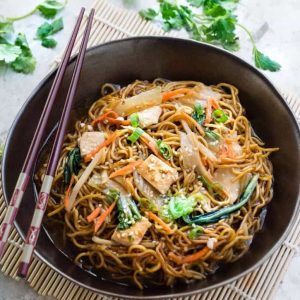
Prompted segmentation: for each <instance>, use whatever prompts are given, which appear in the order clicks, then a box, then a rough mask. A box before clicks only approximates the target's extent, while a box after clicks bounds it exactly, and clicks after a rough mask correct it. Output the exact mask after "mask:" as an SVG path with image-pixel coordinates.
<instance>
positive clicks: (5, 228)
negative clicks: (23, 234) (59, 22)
mask: <svg viewBox="0 0 300 300" xmlns="http://www.w3.org/2000/svg"><path fill="white" fill-rule="evenodd" d="M84 11H85V9H84V8H82V9H81V10H80V13H79V16H78V18H77V21H76V24H75V27H74V29H73V32H72V35H71V38H70V40H69V43H68V45H67V48H66V50H65V53H64V56H63V60H62V62H61V64H60V66H59V68H58V70H57V73H56V75H55V78H54V80H53V84H52V86H51V89H50V92H49V95H48V98H47V101H46V104H45V106H44V109H43V111H42V114H41V117H40V120H39V123H38V125H37V128H36V130H35V133H34V136H33V138H32V141H31V144H30V147H29V150H28V152H27V156H26V158H25V161H24V164H23V167H22V170H21V173H20V174H19V178H18V180H17V184H16V186H15V189H14V192H13V194H12V197H11V199H10V202H9V205H8V208H7V212H6V215H5V218H4V221H3V223H2V225H1V227H0V260H1V258H2V256H3V254H4V250H5V246H6V243H7V240H8V236H9V233H10V231H11V228H12V226H13V222H14V221H15V218H16V216H17V213H18V210H19V207H20V204H21V201H22V198H23V195H24V192H25V190H26V188H27V185H28V180H29V177H30V174H31V171H32V168H33V166H34V164H35V161H36V159H37V155H38V151H39V148H40V145H41V141H42V138H43V135H44V132H45V128H46V125H47V122H48V119H49V116H50V113H51V110H52V107H53V104H54V101H55V99H56V96H57V93H58V90H59V88H60V85H61V83H62V80H63V77H64V74H65V71H66V68H67V64H68V62H69V60H70V56H71V53H72V49H73V47H74V44H75V41H76V37H77V34H78V32H79V27H80V24H81V21H82V18H83V14H84Z"/></svg>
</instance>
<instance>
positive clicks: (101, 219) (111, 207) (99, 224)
mask: <svg viewBox="0 0 300 300" xmlns="http://www.w3.org/2000/svg"><path fill="white" fill-rule="evenodd" d="M116 203H117V202H116V201H115V202H113V203H112V204H111V205H110V207H109V208H108V209H107V210H105V211H104V212H103V214H102V215H101V216H100V217H99V218H98V219H97V221H96V223H95V229H94V232H97V231H98V230H99V228H100V226H101V225H102V224H103V222H104V221H105V219H106V218H107V216H108V215H109V214H110V213H111V212H112V211H113V209H114V207H115V206H116Z"/></svg>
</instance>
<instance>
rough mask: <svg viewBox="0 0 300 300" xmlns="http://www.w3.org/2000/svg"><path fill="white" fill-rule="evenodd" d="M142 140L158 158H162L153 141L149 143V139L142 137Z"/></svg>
mask: <svg viewBox="0 0 300 300" xmlns="http://www.w3.org/2000/svg"><path fill="white" fill-rule="evenodd" d="M140 139H141V140H142V142H143V143H145V144H146V146H147V147H148V148H149V149H150V150H151V151H152V152H153V153H154V154H155V155H156V156H158V157H161V155H160V154H159V152H158V150H157V148H156V145H153V143H152V142H151V141H148V140H147V138H145V137H143V136H141V137H140Z"/></svg>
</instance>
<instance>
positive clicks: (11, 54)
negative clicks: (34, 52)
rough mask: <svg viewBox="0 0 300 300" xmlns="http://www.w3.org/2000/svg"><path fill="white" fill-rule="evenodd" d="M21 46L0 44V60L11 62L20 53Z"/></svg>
mask: <svg viewBox="0 0 300 300" xmlns="http://www.w3.org/2000/svg"><path fill="white" fill-rule="evenodd" d="M21 52H22V51H21V48H20V47H18V46H15V45H10V44H0V61H4V62H5V63H11V62H13V61H14V60H15V59H16V58H17V57H18V56H19V55H20V54H21Z"/></svg>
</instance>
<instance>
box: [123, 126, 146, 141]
mask: <svg viewBox="0 0 300 300" xmlns="http://www.w3.org/2000/svg"><path fill="white" fill-rule="evenodd" d="M143 133H144V130H143V129H141V128H139V127H137V128H136V129H135V130H134V131H133V133H132V134H131V135H130V136H129V137H128V138H127V139H128V140H129V141H130V142H132V143H135V142H136V141H137V140H138V139H139V138H140V137H141V136H142V135H143Z"/></svg>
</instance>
